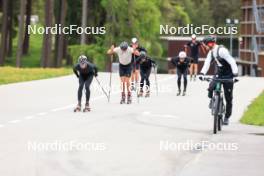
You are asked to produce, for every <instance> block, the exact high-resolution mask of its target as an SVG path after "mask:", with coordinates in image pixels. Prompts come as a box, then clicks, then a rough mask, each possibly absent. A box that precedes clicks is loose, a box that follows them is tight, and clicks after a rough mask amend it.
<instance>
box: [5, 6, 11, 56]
mask: <svg viewBox="0 0 264 176" xmlns="http://www.w3.org/2000/svg"><path fill="white" fill-rule="evenodd" d="M12 27H13V1H9V11H8V25H7V31H8V37H7V49H6V51H7V55H8V56H9V57H11V56H12V50H13V28H12Z"/></svg>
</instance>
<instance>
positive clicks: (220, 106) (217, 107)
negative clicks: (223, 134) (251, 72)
mask: <svg viewBox="0 0 264 176" xmlns="http://www.w3.org/2000/svg"><path fill="white" fill-rule="evenodd" d="M203 80H204V81H207V82H211V81H214V82H215V83H216V84H215V87H214V90H213V97H212V100H211V102H210V105H211V113H212V116H214V124H213V133H214V134H216V133H217V131H221V130H222V125H223V116H224V114H225V103H224V98H223V91H222V84H223V83H224V82H232V83H236V82H238V79H219V78H209V77H207V78H204V79H203Z"/></svg>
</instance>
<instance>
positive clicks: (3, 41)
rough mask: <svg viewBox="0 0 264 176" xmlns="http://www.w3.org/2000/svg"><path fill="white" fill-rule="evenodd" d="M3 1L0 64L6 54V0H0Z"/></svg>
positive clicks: (2, 62) (2, 63)
mask: <svg viewBox="0 0 264 176" xmlns="http://www.w3.org/2000/svg"><path fill="white" fill-rule="evenodd" d="M2 3H3V17H2V18H3V21H2V29H1V45H0V46H1V47H0V65H4V62H5V56H6V41H7V23H8V18H7V16H8V0H2Z"/></svg>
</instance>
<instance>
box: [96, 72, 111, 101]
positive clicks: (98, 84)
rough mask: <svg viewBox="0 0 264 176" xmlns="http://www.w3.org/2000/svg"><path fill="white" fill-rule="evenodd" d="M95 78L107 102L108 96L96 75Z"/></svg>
mask: <svg viewBox="0 0 264 176" xmlns="http://www.w3.org/2000/svg"><path fill="white" fill-rule="evenodd" d="M95 79H96V81H97V83H98V85H99V86H100V87H101V89H102V91H103V92H104V94H105V96H106V97H107V100H108V102H109V97H108V95H107V93H106V91H105V90H104V88H103V86H102V85H101V83H100V82H99V80H98V79H97V77H95Z"/></svg>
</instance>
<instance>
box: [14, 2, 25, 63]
mask: <svg viewBox="0 0 264 176" xmlns="http://www.w3.org/2000/svg"><path fill="white" fill-rule="evenodd" d="M25 5H26V0H20V15H19V25H18V26H19V27H18V41H17V56H16V66H17V67H21V57H22V52H23V35H24V16H25Z"/></svg>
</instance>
